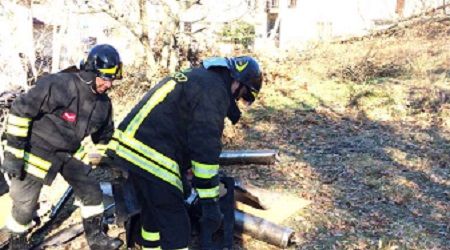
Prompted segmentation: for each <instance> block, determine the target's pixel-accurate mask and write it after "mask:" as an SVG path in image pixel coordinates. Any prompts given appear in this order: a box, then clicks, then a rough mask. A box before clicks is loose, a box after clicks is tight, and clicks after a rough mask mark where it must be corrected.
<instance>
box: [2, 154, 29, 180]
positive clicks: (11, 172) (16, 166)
mask: <svg viewBox="0 0 450 250" xmlns="http://www.w3.org/2000/svg"><path fill="white" fill-rule="evenodd" d="M24 166H25V161H24V160H23V158H17V157H16V156H14V155H13V154H11V153H10V152H8V151H6V152H5V159H4V161H3V164H2V165H1V171H2V173H4V174H7V175H8V177H9V178H16V179H21V178H22V175H23V168H24Z"/></svg>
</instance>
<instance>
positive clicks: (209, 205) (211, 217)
mask: <svg viewBox="0 0 450 250" xmlns="http://www.w3.org/2000/svg"><path fill="white" fill-rule="evenodd" d="M200 204H201V206H202V216H201V217H200V227H201V230H202V231H205V230H206V231H207V232H210V233H215V232H216V231H217V230H219V228H220V226H221V225H222V220H223V215H222V212H221V211H220V206H219V203H218V202H217V201H215V200H212V199H207V200H200Z"/></svg>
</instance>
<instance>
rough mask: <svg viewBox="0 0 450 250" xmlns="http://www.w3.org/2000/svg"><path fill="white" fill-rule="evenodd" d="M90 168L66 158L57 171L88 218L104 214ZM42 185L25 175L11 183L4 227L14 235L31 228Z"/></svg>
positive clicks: (100, 191) (100, 195)
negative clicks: (10, 205)
mask: <svg viewBox="0 0 450 250" xmlns="http://www.w3.org/2000/svg"><path fill="white" fill-rule="evenodd" d="M89 169H90V166H87V165H85V164H84V163H83V162H81V161H79V160H77V159H75V158H72V157H66V159H65V160H64V163H63V166H62V168H61V170H60V173H61V175H62V176H63V177H64V179H65V180H66V181H67V183H68V184H69V185H71V186H72V188H73V191H74V193H75V195H76V196H77V197H79V198H80V200H81V202H82V206H81V214H82V216H83V218H89V217H91V216H94V215H98V214H100V213H103V203H102V190H101V188H100V184H99V183H98V182H97V180H96V179H95V178H94V177H92V176H88V173H89ZM42 186H43V184H42V183H41V182H38V181H35V179H33V178H30V176H28V175H26V176H25V178H24V179H23V180H18V179H15V178H13V179H12V180H11V187H10V196H11V199H12V201H13V207H12V213H11V215H12V216H11V217H10V218H9V219H8V221H7V227H8V228H9V229H10V230H11V231H13V232H16V233H21V232H25V231H26V230H28V228H30V226H31V220H32V219H33V213H34V211H35V209H36V205H37V201H38V199H39V194H40V192H41V189H42Z"/></svg>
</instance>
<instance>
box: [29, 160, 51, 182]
mask: <svg viewBox="0 0 450 250" xmlns="http://www.w3.org/2000/svg"><path fill="white" fill-rule="evenodd" d="M25 171H26V172H28V173H30V174H32V175H34V176H36V177H38V178H41V179H45V175H47V171H45V170H42V169H40V168H38V167H36V166H34V165H31V164H29V163H25Z"/></svg>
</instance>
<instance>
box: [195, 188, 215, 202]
mask: <svg viewBox="0 0 450 250" xmlns="http://www.w3.org/2000/svg"><path fill="white" fill-rule="evenodd" d="M197 193H198V195H199V196H200V198H202V199H203V198H216V197H217V196H219V186H216V187H213V188H209V189H202V188H197Z"/></svg>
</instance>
